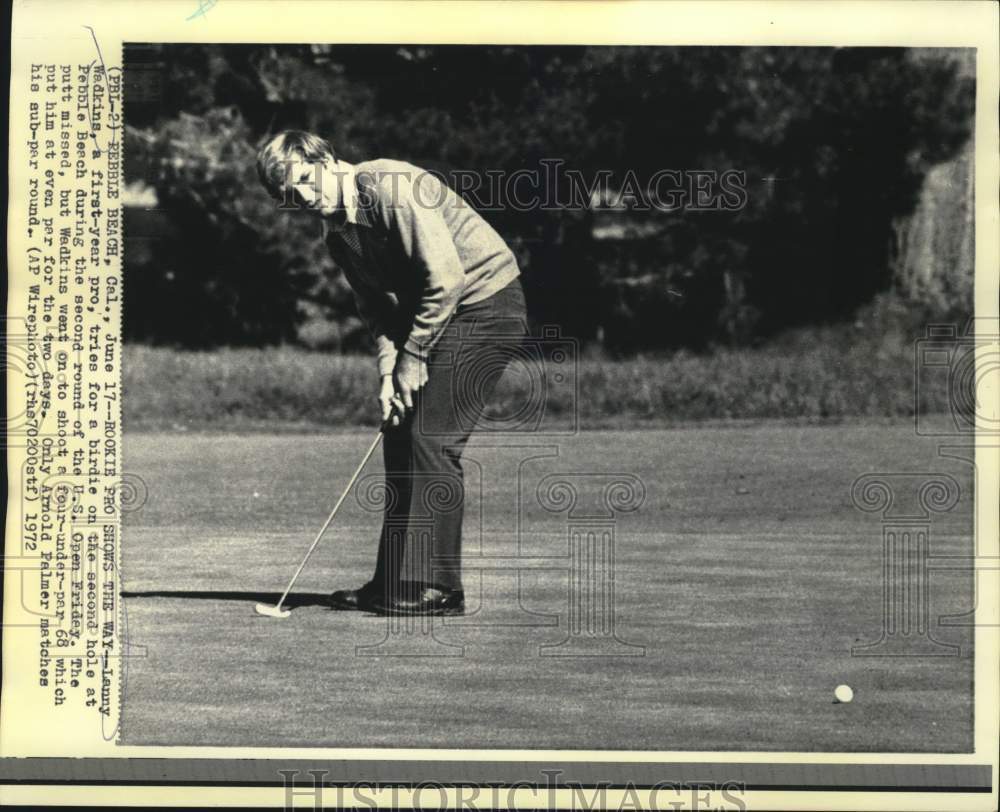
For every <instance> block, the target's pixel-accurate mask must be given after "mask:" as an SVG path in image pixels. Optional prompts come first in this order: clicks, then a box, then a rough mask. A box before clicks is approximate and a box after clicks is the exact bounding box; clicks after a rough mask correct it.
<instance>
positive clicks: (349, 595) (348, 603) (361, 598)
mask: <svg viewBox="0 0 1000 812" xmlns="http://www.w3.org/2000/svg"><path fill="white" fill-rule="evenodd" d="M377 597H381V596H380V595H379V593H378V590H377V589H376V588H375V587H374V586H373V585H372V584H371V583H370V582H369V583H367V584H365V585H364V586H363V587H361V588H360V589H338V590H337V591H336V592H334V593H333V594H332V595H330V606H331V608H333V609H340V610H346V611H350V610H354V611H359V612H371V611H373V609H372V606H371V605H372V602H373V601H374V600H375V598H377Z"/></svg>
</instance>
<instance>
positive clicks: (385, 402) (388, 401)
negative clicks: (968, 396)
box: [378, 372, 403, 426]
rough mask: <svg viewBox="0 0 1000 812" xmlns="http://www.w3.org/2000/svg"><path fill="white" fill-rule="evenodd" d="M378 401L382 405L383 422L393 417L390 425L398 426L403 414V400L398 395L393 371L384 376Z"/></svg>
mask: <svg viewBox="0 0 1000 812" xmlns="http://www.w3.org/2000/svg"><path fill="white" fill-rule="evenodd" d="M378 402H379V405H380V406H381V407H382V422H383V423H385V421H386V420H388V419H389V417H390V416H391V417H392V423H391V424H390V425H393V426H398V425H399V423H400V420H401V419H402V414H403V401H401V400H400V399H399V397H398V396H397V395H396V385H395V384H394V383H393V382H392V373H391V372H388V373H386V374H385V375H383V376H382V382H381V384H380V386H379V392H378Z"/></svg>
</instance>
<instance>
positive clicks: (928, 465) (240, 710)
mask: <svg viewBox="0 0 1000 812" xmlns="http://www.w3.org/2000/svg"><path fill="white" fill-rule="evenodd" d="M370 434H371V433H370V432H369V431H368V430H365V431H357V432H350V431H338V432H318V433H314V434H304V433H302V434H298V433H296V434H289V433H285V434H277V433H272V434H267V433H264V432H258V433H254V434H241V435H236V434H228V433H220V432H206V433H197V434H195V433H176V432H162V433H132V434H128V435H127V436H126V439H125V448H124V459H125V460H126V470H128V471H129V472H130V473H132V474H133V475H136V476H141V477H142V478H143V480H144V481H145V483H146V486H147V488H148V499H147V500H146V501H145V502H144V503H142V504H137V505H135V506H134V509H133V510H131V511H129V512H128V513H127V514H126V515H125V521H124V530H123V533H124V535H123V539H124V540H123V556H122V562H121V563H122V574H123V589H124V601H125V609H126V611H127V618H128V634H129V641H130V644H131V645H132V646H134V651H135V653H136V656H134V657H130V658H128V661H127V662H126V663H125V664H124V665H125V667H127V669H128V672H127V684H126V688H125V699H124V721H123V727H122V743H124V744H129V745H205V746H212V745H219V746H326V747H431V748H487V749H488V748H503V749H511V748H513V749H547V750H552V749H555V750H563V749H568V750H580V749H583V750H591V749H594V750H604V749H607V750H778V751H812V752H822V751H833V752H850V751H868V752H881V753H887V752H888V753H894V752H938V753H941V752H944V753H950V752H968V751H969V750H970V748H971V746H972V731H973V725H972V722H973V719H972V707H973V705H972V700H973V694H972V677H973V665H974V659H973V653H974V652H973V648H972V643H973V635H972V632H973V628H972V627H971V626H968V625H962V624H963V623H964V622H965V621H964V620H962V619H961V618H960V619H959V621H958V622H957V623H954V624H946V623H943V622H941V620H940V618H942V617H944V616H948V615H953V616H956V617H957V616H959V615H960V614H961V613H963V612H967V611H969V610H970V609H971V608H972V607H973V606H974V604H975V596H974V591H973V587H974V577H973V572H972V570H971V569H966V570H959V569H954V570H942V569H935V570H933V571H932V572H931V573H930V576H929V579H928V585H927V589H928V602H929V604H928V608H929V623H930V629H931V632H932V634H933V637H934V639H935V640H937V641H939V642H940V643H942V644H948V645H952V646H959V647H960V651H959V650H958V649H952V650H950V651H951V653H952V654H953V656H895V657H893V656H857V655H856V654H855V653H854V652H853V647H856V646H864V645H866V644H870V643H874V642H876V641H877V640H878V639H879V637H880V634H881V632H882V630H883V623H884V618H885V616H884V615H883V582H882V550H883V530H884V528H885V526H886V525H885V523H884V521H885V520H884V519H883V516H882V514H881V513H874V514H873V513H867V512H863V511H862V510H860V509H858V507H856V506H855V504H854V503H853V501H852V497H851V493H852V483H854V481H855V480H856V478H857V477H858V476H860V475H862V474H864V473H866V472H872V471H889V472H891V471H903V472H912V471H935V472H939V473H941V474H947V475H949V476H952V477H954V478H955V481H956V483H958V485H959V486H960V489H961V495H962V497H961V499H960V500H959V502H958V503H957V504H956V505H955V507H954V508H953V509H952V510H951V511H949V512H947V513H942V514H935V517H934V519H933V541H932V545H933V546H932V549H933V554H934V555H935V556H963V555H964V556H969V555H972V554H973V550H974V546H973V540H972V531H973V526H972V490H971V486H972V468H971V466H969V465H967V464H964V463H962V462H959V461H957V460H954V459H947V458H942V457H940V456H938V454H937V443H936V441H935V438H928V437H920V436H915V435H914V432H913V427H912V424H910V422H909V421H879V422H878V424H877V425H875V424H872V425H865V424H864V421H859V423H858V424H853V425H847V424H843V425H836V426H830V425H824V426H790V425H787V424H783V423H780V422H775V423H771V422H768V423H764V424H758V425H751V426H747V425H741V426H718V425H717V426H710V427H706V426H690V427H686V428H680V429H671V430H659V429H647V430H643V431H591V432H587V433H585V434H582V435H578V436H576V437H567V438H563V439H562V440H560V441H559V442H558V446H557V449H558V454H554V453H553V449H552V448H550V447H549V445H550V444H552V443H554V442H555V441H554V440H551V439H550V440H546V441H545V444H543V445H542V446H529V447H526V446H524V445H521V444H513V445H511V444H506V445H502V444H499V441H498V440H497V439H496V438H490V437H482V436H474V437H473V440H472V441H471V443H470V446H469V448H468V450H467V452H466V457H467V458H468V460H469V462H468V463H467V466H466V480H467V485H466V509H465V523H464V541H463V553H464V561H463V581H464V586H465V590H466V599H467V608H468V612H469V614H467V615H466V616H465V617H463V618H445V619H440V618H439V619H437V620H435V621H433V622H427V623H424V622H421V621H418V622H413V623H409V622H407V623H404V624H396V625H393V623H392V622H390V621H387V620H386V619H385V618H379V617H376V616H373V615H367V614H362V613H357V612H334V611H331V610H330V609H329V608H327V607H326V606H325V605H324V601H325V598H326V596H327V595H328V594H329V592H330V591H331V590H333V589H339V588H343V587H351V586H357V585H360V584H361V583H363V582H364V581H365V580H367V579H368V578H369V577H370V575H371V573H372V568H373V567H374V562H375V548H376V540H377V537H378V532H379V525H380V506H379V505H377V504H372V503H371V500H370V499H366V498H359V496H358V495H359V494H364V493H366V492H367V491H366V485H367V483H369V482H370V481H371V480H369V479H368V477H373V478H375V480H377V479H378V478H379V476H380V471H381V460H380V459H378V458H376V459H374V460H372V462H371V463H370V466H369V468H368V469H367V470H366V472H365V478H364V479H363V480H362V482H361V483H359V486H358V489H357V491H356V492H355V493H354V494H352V496H351V498H349V499H347V500H346V501H345V503H344V507H343V509H342V511H341V512H340V513H339V514H338V516H337V519H336V522H335V524H334V526H333V527H331V528H330V530H329V531H328V534H327V535H326V536H324V539H323V543H322V544H321V545H320V547H319V548H318V549H317V550H316V553H315V555H313V557H312V558H311V559H310V561H309V564H308V566H307V567H306V568H305V570H304V571H303V573H302V576H301V578H300V579H299V581H298V582H297V583H296V586H295V589H294V590H293V593H292V602H291V604H290V605H291V607H292V612H291V615H290V617H288V618H287V619H285V620H274V619H272V618H266V617H261V616H258V615H256V614H255V613H254V608H253V607H254V604H255V603H256V602H258V601H270V602H272V603H273V602H275V601H276V600H277V599H278V595H279V594H280V592H281V590H283V589H284V587H285V585H286V584H287V582H288V579H289V578H290V577H291V574H292V572H293V570H294V569H295V566H296V565H297V563H298V561H299V560H300V558H301V556H302V555H303V553H304V552H305V549H306V547H307V546H308V544H309V540H310V539H311V538H312V536H313V534H314V533H315V532H316V528H318V527H319V526H320V524H321V523H322V522H323V519H324V517H325V516H326V513H327V511H328V510H329V509H330V506H331V503H332V501H333V500H334V499H335V498H336V496H337V494H338V492H339V490H340V489H341V488H342V487H343V485H344V484H345V483H346V482H347V480H348V478H349V477H350V473H351V470H352V469H353V467H354V465H355V464H356V463H357V460H358V459H359V458H360V456H361V454H362V452H363V450H364V448H365V447H366V446H367V444H368V443H369V442H370V440H371V436H370ZM376 457H378V455H376ZM473 461H474V462H473ZM619 472H621V473H625V474H629V475H631V476H632V477H635V478H636V479H638V480H639V481H641V482H642V483H643V486H644V499H643V500H642V504H641V505H640V506H639V507H638V508H637V509H636V510H634V511H631V512H618V513H617V514H615V515H614V518H613V519H608V520H607V521H608V522H610V523H611V525H612V526H613V534H614V596H613V605H614V608H615V615H614V630H615V634H616V635H617V637H618V638H619V640H620V641H622V643H624V645H609V646H606V647H601V646H599V645H597V644H601V643H604V644H607V643H609V642H610V641H608V640H607V639H606V638H605V639H603V640H601V639H597V638H594V639H589V638H588V639H586V640H583V641H580V642H581V643H582V644H585V645H586V646H589V647H588V648H582V649H580V650H577V651H575V652H574V650H573V649H571V648H551V647H552V646H558V645H559V644H560V643H561V642H564V641H566V640H567V639H568V638H567V635H568V633H569V619H570V614H569V612H570V607H571V605H575V604H573V603H572V602H571V600H570V595H571V593H569V592H568V591H567V586H568V584H570V583H579V582H571V581H570V577H571V572H572V570H571V561H570V559H569V558H568V555H569V550H570V549H571V547H570V541H569V540H570V539H571V538H572V537H573V535H574V534H575V533H577V534H578V533H579V532H580V530H579V528H580V527H581V521H582V523H583V526H585V527H586V528H588V529H590V530H591V532H592V531H593V527H594V523H595V520H594V519H593V518H592V517H593V516H594V515H595V514H597V513H601V515H606V516H607V515H610V514H607V513H606V511H605V512H603V513H602V512H601V511H600V510H598V508H600V506H601V505H603V504H604V503H603V502H602V501H600V499H599V498H598V497H599V496H600V494H601V489H602V488H604V487H605V485H606V483H608V482H609V481H611V480H616V481H617V480H620V479H621V473H619ZM560 474H561V476H562V478H564V479H567V480H570V481H571V482H572V483H574V487H575V489H576V490H577V491H578V492H579V498H578V499H577V500H576V501H575V503H574V507H573V508H572V509H570V506H569V503H568V502H567V503H565V504H564V507H565V509H564V510H562V511H559V512H553V511H552V510H551V507H552V505H551V504H549V503H546V502H543V501H542V500H541V497H540V496H539V487H538V486H539V484H540V483H542V482H545V481H546V479H547V478H548V477H551V476H552V475H560ZM886 476H891V475H888V474H887V475H886ZM893 481H894V482H895V484H894V486H893V487H894V488H896V490H897V492H898V496H899V498H900V499H901V500H904V501H905V500H912V499H914V498H915V497H914V494H913V493H911V491H910V490H909V488H912V487H913V483H912V482H911V480H910V479H907V478H906V477H903V478H902V479H900V478H896V479H895V480H893ZM907 483H910V484H909V485H908V484H907ZM909 504H910V502H909V501H906V505H909ZM900 509H906V508H905V507H901V508H900ZM580 515H582V516H583V517H584V518H583V519H582V520H581V519H580ZM587 517H591V518H589V519H588V518H587ZM600 521H602V522H603V521H605V520H604V519H602V520H600ZM601 526H604V525H601ZM955 560H962V559H955ZM582 594H584V593H583V592H581V591H579V590H578V591H576V592H573V593H572V595H582ZM584 605H586V606H589V605H590V604H584ZM602 617H607V616H605V615H602ZM942 650H945V649H942ZM574 653H575V654H576V656H566V655H568V654H574ZM841 683H844V684H847V685H850V686H851V687H852V688H853V689H854V692H855V699H854V701H853V702H852V703H851V704H848V705H841V704H836V703H835V702H834V695H833V692H834V688H835V687H836V686H837V685H838V684H841Z"/></svg>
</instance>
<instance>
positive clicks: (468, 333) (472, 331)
mask: <svg viewBox="0 0 1000 812" xmlns="http://www.w3.org/2000/svg"><path fill="white" fill-rule="evenodd" d="M526 325H527V319H526V314H525V304H524V291H523V289H522V287H521V282H520V279H515V280H514V281H513V282H511V283H510V284H509V285H507V286H506V287H505V288H503V289H502V290H500V291H498V292H497V293H495V294H493V295H492V296H490V297H489V298H488V299H485V300H483V301H481V302H476V303H474V304H470V305H462V306H459V307H458V308H457V309H456V311H455V313H454V315H453V316H452V319H451V321H450V322H449V324H448V326H447V328H446V329H445V333H444V335H442V337H441V338H440V339H439V340H438V342H437V343H436V344H435V345H434V348H433V350H432V351H431V354H430V356H429V358H428V362H427V383H426V384H424V386H423V388H422V389H421V391H420V392H419V393H418V395H417V397H416V398H415V400H414V411H413V413H412V414H411V415H410V416H409V417H408V418H407V420H406V421H405V422H404V423H403V424H402V425H400V426H396V427H391V428H389V429H387V430H386V432H385V437H384V439H383V451H384V456H385V471H386V474H385V476H386V498H385V509H384V510H385V514H384V520H383V524H382V532H381V536H380V538H379V549H378V561H377V563H376V566H375V575H374V577H373V579H372V583H373V585H374V586H376V587H379V588H381V589H384V590H385V591H387V592H389V593H392V592H397V591H402V590H403V589H405V588H412V587H414V586H416V587H420V586H435V587H440V588H444V589H461V588H462V572H461V552H462V517H463V506H464V488H463V479H462V461H461V458H462V451H463V449H464V448H465V444H466V442H467V441H468V439H469V435H470V434H471V433H472V430H473V428H474V427H475V423H476V421H477V420H478V419H479V418H480V417H481V415H482V413H483V410H484V408H485V407H486V406H487V405H488V404H489V399H490V396H491V394H492V393H493V390H494V388H495V387H496V384H497V382H498V381H499V379H500V376H501V375H502V374H503V371H504V369H505V367H506V366H507V363H508V361H509V360H510V358H511V356H512V354H514V353H516V352H517V347H518V345H520V344H521V342H522V341H523V340H524V336H525V335H526V333H527V328H526Z"/></svg>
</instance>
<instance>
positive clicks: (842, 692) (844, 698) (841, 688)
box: [833, 685, 854, 704]
mask: <svg viewBox="0 0 1000 812" xmlns="http://www.w3.org/2000/svg"><path fill="white" fill-rule="evenodd" d="M833 695H834V696H835V697H836V698H837V701H838V702H843V703H845V704H846V703H848V702H850V701H851V700H852V699H854V691H852V690H851V686H850V685H838V686H837V687H836V688H835V689H834V692H833Z"/></svg>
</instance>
